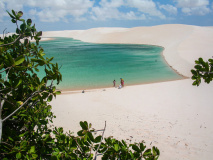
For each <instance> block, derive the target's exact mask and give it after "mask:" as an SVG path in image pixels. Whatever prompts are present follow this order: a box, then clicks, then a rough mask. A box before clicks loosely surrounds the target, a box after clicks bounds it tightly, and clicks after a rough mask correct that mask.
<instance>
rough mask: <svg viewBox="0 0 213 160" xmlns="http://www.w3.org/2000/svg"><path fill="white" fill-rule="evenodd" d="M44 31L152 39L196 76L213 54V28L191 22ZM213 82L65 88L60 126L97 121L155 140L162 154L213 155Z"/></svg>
mask: <svg viewBox="0 0 213 160" xmlns="http://www.w3.org/2000/svg"><path fill="white" fill-rule="evenodd" d="M43 35H44V37H50V38H51V37H72V38H75V39H79V40H82V41H85V42H93V43H127V44H151V45H158V46H162V47H164V48H165V50H164V51H163V56H164V58H165V60H166V62H167V63H168V65H169V66H171V67H172V68H173V69H174V70H177V72H178V73H180V74H182V75H184V76H186V77H190V76H191V72H190V70H191V69H192V68H193V66H194V61H195V60H196V59H198V58H199V57H203V58H204V59H205V60H206V59H208V58H211V57H212V56H213V45H212V44H213V29H212V28H210V27H198V26H188V25H179V24H173V25H161V26H153V27H136V28H94V29H90V30H85V31H84V30H79V31H56V32H44V33H43ZM212 91H213V84H209V85H207V84H204V83H202V84H201V86H199V87H194V86H192V80H191V79H183V80H176V81H169V82H159V83H152V84H145V85H135V86H127V87H125V88H123V89H115V88H106V89H105V90H103V89H97V90H96V91H92V92H85V93H81V92H79V93H76V94H62V95H59V96H57V99H54V100H53V102H52V103H51V104H52V106H53V111H54V113H55V114H56V116H57V118H56V119H55V121H54V124H55V125H56V126H62V127H64V128H65V130H71V131H74V132H76V131H78V130H79V129H80V128H79V124H78V123H79V121H81V120H87V121H88V122H92V124H93V127H95V128H96V129H102V128H103V126H104V121H107V130H106V136H109V135H112V136H114V137H116V138H119V139H122V138H123V139H127V138H130V139H131V137H130V136H132V137H133V138H132V139H133V141H141V140H145V142H146V145H147V146H150V144H151V146H152V145H155V146H157V147H158V148H159V149H160V151H161V156H160V158H159V159H162V160H180V159H181V160H198V159H199V160H200V159H207V160H208V159H211V157H212V153H211V152H212V150H213V126H212V121H213V116H212V114H213V107H212V104H213V99H212V96H213V92H212Z"/></svg>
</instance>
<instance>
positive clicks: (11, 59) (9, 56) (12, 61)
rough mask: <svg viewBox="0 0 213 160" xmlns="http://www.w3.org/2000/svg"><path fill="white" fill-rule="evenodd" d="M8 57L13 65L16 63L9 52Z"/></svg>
mask: <svg viewBox="0 0 213 160" xmlns="http://www.w3.org/2000/svg"><path fill="white" fill-rule="evenodd" d="M7 58H8V59H9V61H10V64H11V65H13V64H14V63H15V62H14V60H13V57H12V56H11V55H10V54H9V53H7Z"/></svg>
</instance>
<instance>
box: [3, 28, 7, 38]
mask: <svg viewBox="0 0 213 160" xmlns="http://www.w3.org/2000/svg"><path fill="white" fill-rule="evenodd" d="M5 30H7V28H5V29H4V31H5ZM4 31H3V38H4Z"/></svg>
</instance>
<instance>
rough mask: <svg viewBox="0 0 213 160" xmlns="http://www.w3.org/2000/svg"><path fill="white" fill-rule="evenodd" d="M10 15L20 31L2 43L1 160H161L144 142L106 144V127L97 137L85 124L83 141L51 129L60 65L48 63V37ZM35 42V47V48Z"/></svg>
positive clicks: (28, 22)
mask: <svg viewBox="0 0 213 160" xmlns="http://www.w3.org/2000/svg"><path fill="white" fill-rule="evenodd" d="M8 14H9V15H10V17H11V21H12V22H13V23H14V24H16V26H17V29H16V34H13V35H10V36H7V35H3V37H2V38H0V90H1V92H0V141H1V142H0V159H3V160H7V159H8V160H9V159H96V157H97V155H102V159H146V160H157V159H158V157H159V155H160V152H159V150H158V149H157V148H156V147H152V149H146V146H145V145H144V142H143V141H142V142H140V143H132V144H131V143H127V142H126V141H124V140H121V141H119V140H116V139H114V138H112V137H108V138H103V135H104V131H105V128H106V125H105V127H104V129H103V130H99V131H97V130H95V129H92V125H91V124H88V123H87V122H86V121H84V122H80V126H81V127H82V130H80V131H79V132H77V136H74V135H73V134H71V132H69V133H64V131H63V128H57V127H55V128H53V127H50V126H51V124H52V120H53V118H55V116H54V115H53V113H52V111H51V108H52V107H51V105H50V104H49V103H48V102H51V101H52V98H53V97H56V95H57V94H60V91H57V90H56V86H54V84H53V81H56V82H57V84H59V83H60V81H61V80H62V75H61V73H60V72H59V65H58V64H57V63H52V59H53V57H52V58H45V57H44V55H45V53H44V50H43V48H42V47H41V46H39V40H40V39H41V38H40V37H41V35H42V32H41V31H40V32H37V31H36V28H35V25H32V20H31V19H27V20H26V21H25V20H24V19H21V17H22V15H23V13H22V12H21V11H19V12H18V13H16V12H15V11H13V10H12V13H9V12H8ZM19 23H21V24H20V26H19ZM33 38H34V39H35V40H36V42H35V43H31V42H30V39H33ZM21 41H22V42H21ZM39 70H42V71H43V70H44V72H45V73H46V74H45V76H44V77H43V78H39V77H38V75H37V73H38V72H39ZM58 107H60V106H58ZM96 132H100V133H101V134H102V135H98V136H96V134H95V133H96Z"/></svg>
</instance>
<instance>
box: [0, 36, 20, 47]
mask: <svg viewBox="0 0 213 160" xmlns="http://www.w3.org/2000/svg"><path fill="white" fill-rule="evenodd" d="M21 36H22V34H20V35H19V36H18V37H17V38H16V39H15V41H13V42H11V43H7V44H2V45H0V47H3V46H8V45H11V44H13V43H15V42H16V41H17V40H18V39H19V38H20V37H21Z"/></svg>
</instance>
